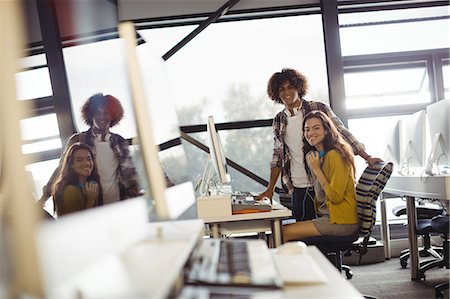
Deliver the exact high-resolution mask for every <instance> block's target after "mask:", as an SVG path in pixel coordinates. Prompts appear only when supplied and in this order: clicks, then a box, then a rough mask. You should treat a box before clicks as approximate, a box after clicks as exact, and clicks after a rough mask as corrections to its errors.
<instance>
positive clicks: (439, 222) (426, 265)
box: [419, 214, 450, 298]
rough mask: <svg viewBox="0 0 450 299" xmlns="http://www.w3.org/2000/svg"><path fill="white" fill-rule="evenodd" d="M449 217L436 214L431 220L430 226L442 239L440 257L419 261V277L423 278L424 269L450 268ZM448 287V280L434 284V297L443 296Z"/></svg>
mask: <svg viewBox="0 0 450 299" xmlns="http://www.w3.org/2000/svg"><path fill="white" fill-rule="evenodd" d="M449 219H450V216H449V215H448V214H447V215H438V216H436V217H434V218H433V219H432V220H431V226H432V228H433V230H434V231H436V232H439V233H441V236H442V238H443V239H444V244H443V248H444V249H443V254H442V257H440V258H437V259H432V260H428V261H425V262H421V263H420V268H419V278H420V279H425V271H427V270H429V269H432V268H435V267H438V268H442V267H445V268H447V269H450V252H449V250H450V248H449ZM448 288H449V282H448V281H447V282H445V283H441V284H438V285H436V286H435V293H436V298H444V294H443V292H442V291H443V290H444V289H448Z"/></svg>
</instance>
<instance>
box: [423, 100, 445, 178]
mask: <svg viewBox="0 0 450 299" xmlns="http://www.w3.org/2000/svg"><path fill="white" fill-rule="evenodd" d="M427 119H428V128H429V133H430V139H431V150H430V153H429V155H428V160H427V172H428V173H431V172H432V168H433V166H434V164H435V165H436V166H437V168H438V170H435V171H434V172H433V173H435V174H437V173H441V172H443V169H440V167H439V166H444V165H447V166H448V165H449V164H450V158H449V157H450V129H449V127H450V124H449V119H450V99H447V100H441V101H438V102H436V103H434V104H431V105H428V106H427Z"/></svg>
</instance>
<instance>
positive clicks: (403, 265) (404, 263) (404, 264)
mask: <svg viewBox="0 0 450 299" xmlns="http://www.w3.org/2000/svg"><path fill="white" fill-rule="evenodd" d="M400 266H402V268H403V269H404V268H406V266H408V261H405V260H400Z"/></svg>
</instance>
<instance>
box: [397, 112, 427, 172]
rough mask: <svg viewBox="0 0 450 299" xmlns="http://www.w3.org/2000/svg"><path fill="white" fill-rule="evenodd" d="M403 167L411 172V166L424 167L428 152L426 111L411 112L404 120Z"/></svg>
mask: <svg viewBox="0 0 450 299" xmlns="http://www.w3.org/2000/svg"><path fill="white" fill-rule="evenodd" d="M402 131H403V132H402V135H403V146H402V148H403V152H404V154H403V157H402V169H403V171H407V172H408V173H411V167H423V165H424V164H425V154H426V112H425V110H422V111H419V112H416V113H413V114H410V115H408V116H406V117H405V118H404V119H403V120H402Z"/></svg>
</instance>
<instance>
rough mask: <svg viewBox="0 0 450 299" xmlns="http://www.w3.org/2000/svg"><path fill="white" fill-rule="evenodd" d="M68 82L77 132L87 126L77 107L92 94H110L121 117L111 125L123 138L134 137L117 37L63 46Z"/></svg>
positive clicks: (132, 117) (122, 61) (127, 88)
mask: <svg viewBox="0 0 450 299" xmlns="http://www.w3.org/2000/svg"><path fill="white" fill-rule="evenodd" d="M63 55H64V60H65V63H66V70H67V78H68V81H69V89H70V96H71V100H72V110H73V113H74V118H75V121H76V125H77V127H78V130H79V131H85V130H87V129H88V126H87V125H86V124H84V123H83V121H82V120H81V117H80V108H81V106H82V105H83V104H84V102H85V101H86V100H87V99H88V98H89V97H90V96H91V95H93V94H95V93H99V92H101V93H103V94H110V95H113V96H115V97H116V98H118V99H119V101H120V102H121V104H122V106H123V109H124V112H125V114H124V118H123V119H122V121H121V122H120V123H119V124H118V125H116V126H115V127H114V128H112V131H113V132H114V133H117V134H120V135H122V136H123V137H124V138H132V137H135V136H136V125H135V121H134V115H133V108H132V107H133V106H132V103H131V98H130V90H129V85H128V84H129V82H128V79H127V69H126V64H125V53H124V51H123V44H122V41H121V40H119V39H116V40H108V41H102V42H97V43H92V44H86V45H81V46H75V47H67V48H64V49H63Z"/></svg>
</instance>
